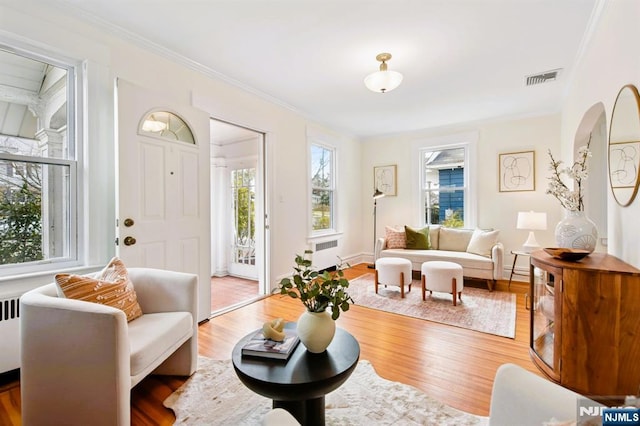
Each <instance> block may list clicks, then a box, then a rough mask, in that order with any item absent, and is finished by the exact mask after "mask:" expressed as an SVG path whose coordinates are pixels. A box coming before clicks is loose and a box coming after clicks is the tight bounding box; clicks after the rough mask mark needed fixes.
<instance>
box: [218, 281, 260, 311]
mask: <svg viewBox="0 0 640 426" xmlns="http://www.w3.org/2000/svg"><path fill="white" fill-rule="evenodd" d="M257 296H258V281H255V280H248V279H245V278H238V277H232V276H230V275H227V276H224V277H211V312H214V313H215V312H218V311H222V310H223V309H225V308H228V307H230V306H233V305H235V304H237V303H242V302H246V301H249V300H252V299H255V298H256V297H257Z"/></svg>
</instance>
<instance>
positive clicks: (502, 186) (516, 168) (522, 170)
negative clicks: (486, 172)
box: [498, 151, 536, 192]
mask: <svg viewBox="0 0 640 426" xmlns="http://www.w3.org/2000/svg"><path fill="white" fill-rule="evenodd" d="M535 166H536V162H535V151H521V152H507V153H504V154H498V179H499V183H498V185H499V190H500V192H517V191H535V189H536V167H535Z"/></svg>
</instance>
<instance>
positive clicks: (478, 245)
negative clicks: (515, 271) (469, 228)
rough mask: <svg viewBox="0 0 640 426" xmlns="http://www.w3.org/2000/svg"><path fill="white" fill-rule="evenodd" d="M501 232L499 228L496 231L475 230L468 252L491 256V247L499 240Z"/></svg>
mask: <svg viewBox="0 0 640 426" xmlns="http://www.w3.org/2000/svg"><path fill="white" fill-rule="evenodd" d="M499 233H500V231H499V230H497V229H496V230H495V231H483V230H482V229H476V230H474V231H473V235H472V236H471V241H469V246H467V253H474V254H479V255H480V256H485V257H491V249H492V248H493V246H494V245H495V244H496V243H497V242H498V234H499Z"/></svg>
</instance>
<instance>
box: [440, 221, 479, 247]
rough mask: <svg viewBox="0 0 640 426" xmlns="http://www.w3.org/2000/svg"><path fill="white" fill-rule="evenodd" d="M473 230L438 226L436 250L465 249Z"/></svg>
mask: <svg viewBox="0 0 640 426" xmlns="http://www.w3.org/2000/svg"><path fill="white" fill-rule="evenodd" d="M472 235H473V231H472V230H471V229H460V228H447V227H444V226H443V227H442V228H440V235H439V238H438V240H439V241H438V250H446V251H467V247H469V241H470V240H471V236H472Z"/></svg>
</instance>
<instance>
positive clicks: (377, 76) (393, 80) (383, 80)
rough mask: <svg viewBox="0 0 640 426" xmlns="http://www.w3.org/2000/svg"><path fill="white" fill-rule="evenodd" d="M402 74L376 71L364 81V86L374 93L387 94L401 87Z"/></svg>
mask: <svg viewBox="0 0 640 426" xmlns="http://www.w3.org/2000/svg"><path fill="white" fill-rule="evenodd" d="M400 83H402V74H400V73H399V72H397V71H389V70H386V71H376V72H374V73H371V74H369V75H368V76H366V77H365V79H364V85H365V86H367V89H369V90H371V91H372V92H379V93H387V92H390V91H392V90H393V89H395V88H396V87H398V86H400Z"/></svg>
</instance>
